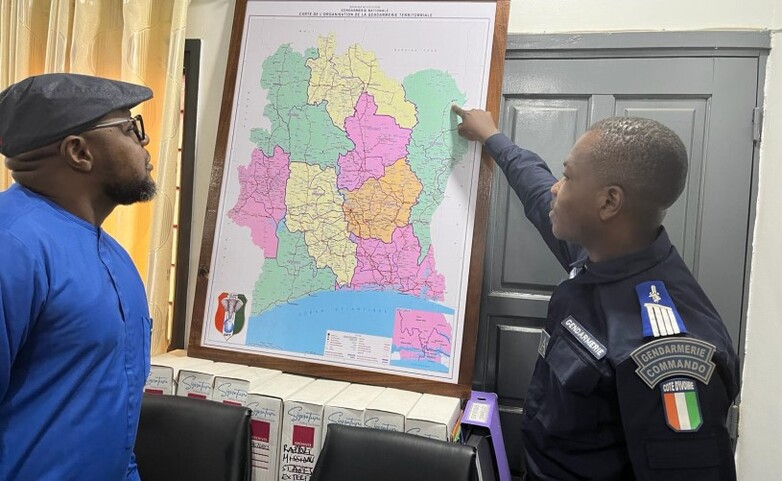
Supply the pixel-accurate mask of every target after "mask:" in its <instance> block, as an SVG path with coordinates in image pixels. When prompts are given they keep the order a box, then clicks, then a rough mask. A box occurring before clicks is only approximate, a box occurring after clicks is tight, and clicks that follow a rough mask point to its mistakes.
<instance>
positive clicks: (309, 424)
mask: <svg viewBox="0 0 782 481" xmlns="http://www.w3.org/2000/svg"><path fill="white" fill-rule="evenodd" d="M349 385H350V383H347V382H342V381H331V380H328V379H317V380H316V381H315V382H313V383H311V384H308V385H307V386H305V387H304V388H303V389H301V390H300V391H298V392H296V393H295V394H294V395H293V396H291V397H290V399H288V400H286V401H285V408H284V409H285V412H284V415H283V420H282V437H281V438H280V473H279V477H278V479H279V481H308V480H309V479H310V476H311V475H312V469H313V468H314V467H315V462H316V461H317V460H318V455H319V454H320V448H321V436H322V434H321V432H322V431H323V411H324V409H325V406H326V404H327V403H328V402H329V401H330V400H331V399H332V398H333V397H334V396H336V395H337V394H339V393H340V392H341V391H343V390H344V389H345V388H346V387H348V386H349Z"/></svg>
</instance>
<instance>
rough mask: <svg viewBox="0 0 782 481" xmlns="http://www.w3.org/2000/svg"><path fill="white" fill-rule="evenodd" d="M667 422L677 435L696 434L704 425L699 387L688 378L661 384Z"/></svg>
mask: <svg viewBox="0 0 782 481" xmlns="http://www.w3.org/2000/svg"><path fill="white" fill-rule="evenodd" d="M660 392H661V393H662V396H663V409H664V410H665V422H666V423H667V424H668V427H669V428H671V429H672V430H674V431H676V432H677V433H688V432H695V431H697V430H698V429H700V427H701V425H702V424H703V416H702V415H701V406H700V402H699V401H698V386H697V385H696V383H695V381H693V380H692V379H687V378H676V379H671V380H669V381H665V382H664V383H662V384H660Z"/></svg>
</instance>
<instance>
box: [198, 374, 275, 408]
mask: <svg viewBox="0 0 782 481" xmlns="http://www.w3.org/2000/svg"><path fill="white" fill-rule="evenodd" d="M280 374H282V371H277V370H275V369H264V368H262V367H241V368H239V369H236V370H234V371H230V372H228V373H225V374H218V375H216V376H215V380H214V386H213V387H212V401H217V402H221V403H225V404H233V405H235V406H245V405H246V404H247V393H248V392H249V391H250V389H253V388H255V387H257V386H261V385H263V384H264V383H266V382H268V381H269V380H271V379H273V378H275V377H277V376H279V375H280Z"/></svg>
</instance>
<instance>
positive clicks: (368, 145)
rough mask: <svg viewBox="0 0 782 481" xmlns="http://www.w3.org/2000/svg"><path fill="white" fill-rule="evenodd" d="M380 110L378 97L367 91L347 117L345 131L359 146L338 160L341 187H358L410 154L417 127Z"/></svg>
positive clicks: (338, 183) (338, 180)
mask: <svg viewBox="0 0 782 481" xmlns="http://www.w3.org/2000/svg"><path fill="white" fill-rule="evenodd" d="M376 112H377V104H376V103H375V99H374V98H373V97H372V96H371V95H370V94H368V93H366V92H364V93H363V94H361V96H360V97H359V98H358V102H356V109H355V113H354V115H353V116H352V117H348V118H346V119H345V132H347V134H348V138H349V139H350V140H352V141H353V143H354V144H356V148H355V149H354V150H351V151H350V152H348V153H347V154H346V155H341V156H340V157H339V160H337V164H338V165H339V175H338V176H337V187H339V188H340V189H347V190H356V189H358V188H359V187H361V184H363V183H364V182H366V181H367V180H368V179H379V178H380V177H382V176H383V174H384V173H385V171H386V167H388V166H390V165H392V164H393V163H394V162H396V161H397V160H399V159H401V158H403V157H405V156H407V145H408V144H409V143H410V136H411V135H412V133H413V131H412V130H411V129H403V128H402V127H400V126H399V125H397V123H396V121H394V118H393V117H390V116H388V115H375V113H376Z"/></svg>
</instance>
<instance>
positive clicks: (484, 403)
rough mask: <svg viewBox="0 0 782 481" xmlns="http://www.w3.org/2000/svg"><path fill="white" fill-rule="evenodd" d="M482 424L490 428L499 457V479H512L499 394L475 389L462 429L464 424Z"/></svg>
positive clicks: (468, 404)
mask: <svg viewBox="0 0 782 481" xmlns="http://www.w3.org/2000/svg"><path fill="white" fill-rule="evenodd" d="M466 425H470V426H481V427H484V428H487V429H488V430H489V434H490V435H491V443H492V448H493V449H494V455H495V456H496V459H497V475H498V477H499V481H511V478H510V468H509V467H508V456H507V454H506V453H505V442H504V441H503V439H502V428H501V426H500V411H499V408H498V406H497V395H496V394H495V393H493V392H483V391H473V392H472V394H471V395H470V399H469V400H468V401H467V405H466V406H465V407H464V414H463V415H462V430H464V426H466Z"/></svg>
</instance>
